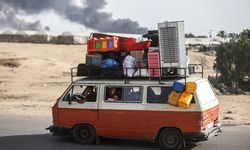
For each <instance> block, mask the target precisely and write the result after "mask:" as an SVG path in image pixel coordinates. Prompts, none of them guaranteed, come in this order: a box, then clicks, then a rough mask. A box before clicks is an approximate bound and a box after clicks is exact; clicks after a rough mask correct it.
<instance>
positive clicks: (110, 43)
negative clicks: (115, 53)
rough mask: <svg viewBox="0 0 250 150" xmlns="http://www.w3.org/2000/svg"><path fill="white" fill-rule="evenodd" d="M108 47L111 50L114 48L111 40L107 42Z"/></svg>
mask: <svg viewBox="0 0 250 150" xmlns="http://www.w3.org/2000/svg"><path fill="white" fill-rule="evenodd" d="M108 47H109V48H113V47H114V44H113V40H112V39H110V40H108Z"/></svg>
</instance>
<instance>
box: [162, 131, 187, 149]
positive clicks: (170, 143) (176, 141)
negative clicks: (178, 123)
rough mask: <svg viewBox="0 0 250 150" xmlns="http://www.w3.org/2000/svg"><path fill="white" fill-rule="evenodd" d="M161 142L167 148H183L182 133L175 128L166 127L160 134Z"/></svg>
mask: <svg viewBox="0 0 250 150" xmlns="http://www.w3.org/2000/svg"><path fill="white" fill-rule="evenodd" d="M159 143H160V146H161V147H162V148H163V149H166V150H180V149H182V148H183V136H182V133H181V132H180V131H179V130H178V129H175V128H165V129H163V130H162V131H161V132H160V134H159Z"/></svg>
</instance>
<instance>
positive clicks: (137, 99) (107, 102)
mask: <svg viewBox="0 0 250 150" xmlns="http://www.w3.org/2000/svg"><path fill="white" fill-rule="evenodd" d="M104 89H105V90H104V95H103V98H104V100H102V103H101V107H100V108H101V109H100V110H99V120H98V121H99V124H100V126H99V127H98V131H99V133H100V134H101V135H103V136H107V137H128V138H131V137H132V138H137V137H140V136H142V135H144V132H143V130H142V126H143V120H144V118H143V113H141V110H142V108H143V105H142V98H143V87H142V86H131V85H130V86H127V85H126V86H121V85H114V86H113V85H108V86H105V87H104Z"/></svg>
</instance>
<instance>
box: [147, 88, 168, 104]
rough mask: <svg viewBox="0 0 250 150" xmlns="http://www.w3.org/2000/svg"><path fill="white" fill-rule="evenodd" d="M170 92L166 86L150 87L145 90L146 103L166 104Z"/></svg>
mask: <svg viewBox="0 0 250 150" xmlns="http://www.w3.org/2000/svg"><path fill="white" fill-rule="evenodd" d="M171 90H172V89H171V87H166V86H150V87H148V88H147V102H148V103H161V104H166V103H167V101H168V96H169V94H170V92H171Z"/></svg>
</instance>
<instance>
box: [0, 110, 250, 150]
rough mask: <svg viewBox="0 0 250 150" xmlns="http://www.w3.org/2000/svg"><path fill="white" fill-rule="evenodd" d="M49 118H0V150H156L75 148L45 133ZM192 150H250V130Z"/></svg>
mask: <svg viewBox="0 0 250 150" xmlns="http://www.w3.org/2000/svg"><path fill="white" fill-rule="evenodd" d="M50 120H51V118H50V117H49V116H23V115H0V150H23V149H26V150H31V149H36V150H45V149H46V150H52V149H53V150H68V149H71V150H84V149H93V150H117V149H119V150H159V149H160V147H159V146H158V145H156V144H153V143H150V142H146V141H134V140H118V139H102V140H101V143H100V144H99V145H80V144H76V143H75V142H74V141H73V140H72V138H59V137H54V136H51V135H50V134H48V132H47V131H46V130H44V129H45V128H46V127H47V126H48V125H50V123H51V121H50ZM186 149H192V150H198V149H202V150H215V149H218V150H236V149H237V150H250V126H224V128H223V133H222V134H220V135H219V136H217V137H214V138H211V139H210V140H208V141H204V142H199V143H196V144H192V143H188V145H187V148H186Z"/></svg>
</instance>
